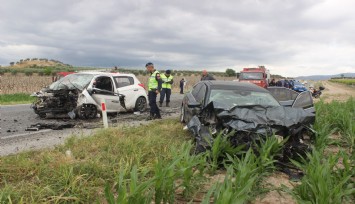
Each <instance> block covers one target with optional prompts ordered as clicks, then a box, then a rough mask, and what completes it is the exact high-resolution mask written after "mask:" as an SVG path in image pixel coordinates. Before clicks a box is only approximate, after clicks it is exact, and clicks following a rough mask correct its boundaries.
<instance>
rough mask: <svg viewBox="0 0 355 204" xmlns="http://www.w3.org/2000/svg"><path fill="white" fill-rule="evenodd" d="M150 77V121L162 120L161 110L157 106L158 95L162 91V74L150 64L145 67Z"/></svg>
mask: <svg viewBox="0 0 355 204" xmlns="http://www.w3.org/2000/svg"><path fill="white" fill-rule="evenodd" d="M145 68H146V69H147V71H148V73H149V74H150V76H149V81H148V99H149V106H150V116H149V117H148V120H154V119H161V115H160V110H159V108H158V106H157V95H158V94H159V92H160V90H161V84H162V80H161V78H160V73H159V72H158V71H157V70H155V69H154V64H153V63H151V62H148V63H147V64H146V65H145Z"/></svg>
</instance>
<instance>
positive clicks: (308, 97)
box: [292, 91, 315, 113]
mask: <svg viewBox="0 0 355 204" xmlns="http://www.w3.org/2000/svg"><path fill="white" fill-rule="evenodd" d="M292 108H303V109H304V110H305V111H307V112H311V113H315V109H314V104H313V99H312V94H311V92H309V91H304V92H302V93H300V94H298V96H297V98H296V99H295V101H294V102H293V104H292Z"/></svg>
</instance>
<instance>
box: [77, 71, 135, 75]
mask: <svg viewBox="0 0 355 204" xmlns="http://www.w3.org/2000/svg"><path fill="white" fill-rule="evenodd" d="M75 74H90V75H94V76H96V75H103V76H135V75H134V74H123V73H112V72H86V71H83V72H78V73H75Z"/></svg>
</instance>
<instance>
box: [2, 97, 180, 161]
mask: <svg viewBox="0 0 355 204" xmlns="http://www.w3.org/2000/svg"><path fill="white" fill-rule="evenodd" d="M158 97H159V96H158ZM182 98H183V95H181V94H175V93H174V94H172V96H171V102H170V107H169V108H168V107H164V106H165V103H164V105H163V107H162V108H160V109H161V112H162V116H163V118H164V117H170V116H173V117H176V116H177V115H178V114H179V111H180V110H179V107H180V104H181V100H182ZM157 99H158V98H157ZM148 114H149V113H148V111H147V112H145V113H143V114H139V115H136V114H134V113H119V114H114V115H111V116H110V117H109V118H110V121H109V123H110V125H111V126H117V125H127V124H128V125H141V124H144V123H146V122H145V118H146V117H147V116H148ZM37 123H45V124H53V123H55V124H64V123H71V124H75V125H76V126H75V128H70V129H63V130H51V129H43V130H39V131H26V128H28V127H30V126H31V125H34V124H37ZM100 127H102V121H101V119H100V118H98V119H94V120H90V121H82V120H71V119H68V118H67V119H41V118H39V117H38V116H37V114H35V113H34V112H33V110H32V109H31V108H30V104H23V105H5V106H1V107H0V155H8V154H14V153H17V152H21V151H25V150H31V149H41V148H51V147H53V146H55V145H58V144H61V143H63V142H64V141H65V139H66V138H68V137H70V136H72V135H78V136H88V135H90V134H92V133H93V132H94V129H96V128H100Z"/></svg>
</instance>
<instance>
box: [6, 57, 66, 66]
mask: <svg viewBox="0 0 355 204" xmlns="http://www.w3.org/2000/svg"><path fill="white" fill-rule="evenodd" d="M8 67H9V68H37V67H72V66H71V65H69V64H64V63H63V62H61V61H58V60H54V59H50V60H49V59H46V58H32V59H30V58H27V59H20V60H19V61H17V62H10V66H8Z"/></svg>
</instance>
